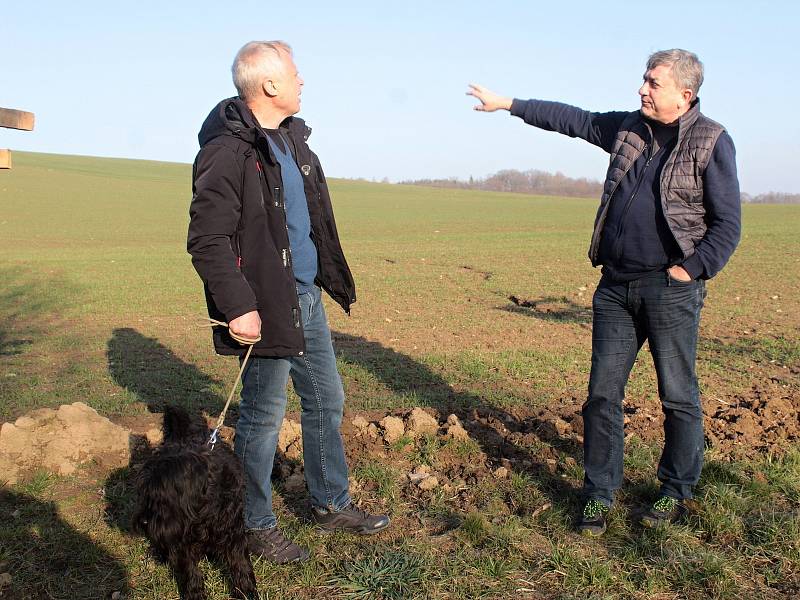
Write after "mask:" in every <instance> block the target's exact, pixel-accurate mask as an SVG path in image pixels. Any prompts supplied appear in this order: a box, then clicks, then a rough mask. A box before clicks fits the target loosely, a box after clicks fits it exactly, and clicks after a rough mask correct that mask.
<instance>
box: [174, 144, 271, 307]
mask: <svg viewBox="0 0 800 600" xmlns="http://www.w3.org/2000/svg"><path fill="white" fill-rule="evenodd" d="M240 188H241V168H240V167H239V165H238V163H237V161H236V155H235V154H234V152H233V151H232V150H230V149H229V148H226V147H224V146H220V145H217V144H210V145H208V146H205V147H204V148H203V149H202V150H201V151H200V154H198V155H197V160H196V162H195V174H194V184H193V191H194V194H193V196H192V204H191V207H190V208H189V217H190V221H189V236H188V242H187V250H188V251H189V254H191V255H192V264H193V265H194V268H195V270H196V271H197V273H198V275H200V278H201V279H202V280H203V282H204V283H205V284H206V286H207V288H208V292H209V293H210V294H211V297H212V298H213V299H214V304H216V306H217V308H218V309H219V310H220V311H222V313H223V314H224V315H225V318H226V319H227V320H228V322H230V321H232V320H233V319H235V318H236V317H240V316H242V315H243V314H245V313H248V312H250V311H253V310H256V309H257V307H258V304H257V302H256V296H255V293H254V292H253V289H252V288H251V287H250V284H249V283H248V282H247V280H246V279H245V278H244V275H243V274H242V272H241V271H240V270H239V267H238V265H237V257H236V253H235V252H234V250H233V242H232V239H233V236H234V235H235V234H236V230H237V228H238V224H239V219H240V217H241V211H242V202H241V190H240Z"/></svg>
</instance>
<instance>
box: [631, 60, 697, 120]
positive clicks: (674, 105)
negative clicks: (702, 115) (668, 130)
mask: <svg viewBox="0 0 800 600" xmlns="http://www.w3.org/2000/svg"><path fill="white" fill-rule="evenodd" d="M639 96H640V98H641V100H642V115H644V116H645V117H647V118H648V119H652V120H653V121H658V122H659V123H664V124H670V123H674V122H675V121H677V120H678V119H679V118H680V116H681V115H683V114H684V113H685V112H686V111H687V110H689V106H690V104H691V99H692V91H691V90H688V89H681V88H680V87H679V86H678V84H677V83H676V82H675V79H674V78H673V76H672V67H671V66H667V65H658V66H657V67H655V68H653V69H650V70H649V71H647V73H645V74H644V83H643V84H642V87H640V88H639Z"/></svg>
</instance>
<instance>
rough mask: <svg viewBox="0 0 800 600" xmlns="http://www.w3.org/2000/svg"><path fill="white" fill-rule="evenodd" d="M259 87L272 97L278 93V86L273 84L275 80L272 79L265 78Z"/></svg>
mask: <svg viewBox="0 0 800 600" xmlns="http://www.w3.org/2000/svg"><path fill="white" fill-rule="evenodd" d="M261 89H263V90H264V93H265V94H266V95H267V96H269V97H270V98H274V97H275V96H277V95H278V87H277V86H276V85H275V81H274V80H272V79H265V80H264V82H263V83H262V84H261Z"/></svg>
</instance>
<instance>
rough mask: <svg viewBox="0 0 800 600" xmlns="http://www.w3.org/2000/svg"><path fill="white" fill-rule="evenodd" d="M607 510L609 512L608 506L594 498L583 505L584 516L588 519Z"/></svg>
mask: <svg viewBox="0 0 800 600" xmlns="http://www.w3.org/2000/svg"><path fill="white" fill-rule="evenodd" d="M606 512H608V507H607V506H606V505H605V504H603V503H602V502H600V501H599V500H595V499H594V498H592V499H590V500H589V501H588V502H587V503H586V506H584V507H583V516H584V517H586V518H587V519H594V518H596V517H599V516H600V515H602V514H603V513H606Z"/></svg>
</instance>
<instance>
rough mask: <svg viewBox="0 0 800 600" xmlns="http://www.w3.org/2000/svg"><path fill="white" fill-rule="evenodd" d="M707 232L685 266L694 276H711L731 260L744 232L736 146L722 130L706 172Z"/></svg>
mask: <svg viewBox="0 0 800 600" xmlns="http://www.w3.org/2000/svg"><path fill="white" fill-rule="evenodd" d="M703 204H704V205H705V209H706V216H705V220H706V227H707V229H706V234H705V235H704V236H703V238H702V239H701V240H700V242H699V243H698V244H697V246H695V252H694V254H693V255H692V256H690V257H689V258H688V259H686V260H685V261H684V262H683V265H682V266H683V268H684V269H686V272H687V273H689V275H691V276H692V278H693V279H697V278H698V277H699V278H702V279H711V278H712V277H714V275H716V274H717V273H719V272H720V271H721V270H722V267H724V266H725V263H727V262H728V259H730V257H731V255H732V254H733V251H734V250H735V249H736V246H737V245H738V244H739V238H740V236H741V218H742V217H741V213H742V208H741V207H742V205H741V197H740V195H739V179H738V178H737V176H736V148H735V147H734V145H733V140H732V139H731V136H729V135H728V133H727V132H723V133H722V134H721V135H720V136H719V139H717V143H716V145H715V146H714V150H713V151H712V153H711V159H710V160H709V163H708V166H707V167H706V171H705V173H704V175H703Z"/></svg>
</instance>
